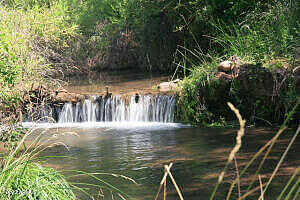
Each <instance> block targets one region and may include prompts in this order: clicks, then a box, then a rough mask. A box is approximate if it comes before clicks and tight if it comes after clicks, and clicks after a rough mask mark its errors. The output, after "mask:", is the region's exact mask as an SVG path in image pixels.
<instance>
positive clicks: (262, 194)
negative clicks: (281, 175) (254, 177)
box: [258, 175, 264, 200]
mask: <svg viewBox="0 0 300 200" xmlns="http://www.w3.org/2000/svg"><path fill="white" fill-rule="evenodd" d="M258 179H259V186H260V198H261V199H262V200H264V192H263V191H264V190H263V186H262V181H261V177H260V175H258Z"/></svg>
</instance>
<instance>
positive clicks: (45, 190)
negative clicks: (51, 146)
mask: <svg viewBox="0 0 300 200" xmlns="http://www.w3.org/2000/svg"><path fill="white" fill-rule="evenodd" d="M7 134H9V133H7ZM29 134H30V132H27V133H26V134H25V135H24V136H23V137H22V138H21V139H20V140H19V141H18V142H17V143H15V144H13V143H12V142H11V141H8V143H10V144H11V146H10V148H6V149H5V151H6V152H5V151H4V152H3V153H2V154H1V158H0V159H1V165H0V198H1V199H3V200H11V199H28V200H29V199H41V200H42V199H44V200H54V199H57V200H59V199H66V200H72V199H75V195H74V193H73V191H72V188H71V187H70V185H69V184H68V183H67V181H66V179H65V177H64V176H63V175H62V174H60V173H59V172H57V171H56V170H54V169H52V168H48V167H43V166H42V165H40V164H39V163H38V160H37V156H38V154H39V153H40V152H41V151H42V149H41V147H42V146H41V145H38V142H39V139H36V140H35V141H34V142H33V143H32V144H30V145H29V147H28V148H25V143H24V141H25V139H26V138H27V136H28V135H29ZM10 144H8V145H10Z"/></svg>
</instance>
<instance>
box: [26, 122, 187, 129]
mask: <svg viewBox="0 0 300 200" xmlns="http://www.w3.org/2000/svg"><path fill="white" fill-rule="evenodd" d="M22 126H23V127H25V128H37V129H40V128H41V129H47V128H83V129H89V128H113V129H144V130H156V129H157V130H162V129H164V130H168V129H174V128H175V129H177V128H187V127H191V126H190V125H185V124H181V123H160V122H82V123H34V122H23V123H22Z"/></svg>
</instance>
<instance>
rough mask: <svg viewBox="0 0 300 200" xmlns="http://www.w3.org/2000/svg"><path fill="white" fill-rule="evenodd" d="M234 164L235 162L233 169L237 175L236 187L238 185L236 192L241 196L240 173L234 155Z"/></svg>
mask: <svg viewBox="0 0 300 200" xmlns="http://www.w3.org/2000/svg"><path fill="white" fill-rule="evenodd" d="M234 164H235V169H236V177H237V180H238V182H237V187H238V193H239V198H240V197H241V183H240V173H239V168H238V165H237V161H236V157H235V156H234Z"/></svg>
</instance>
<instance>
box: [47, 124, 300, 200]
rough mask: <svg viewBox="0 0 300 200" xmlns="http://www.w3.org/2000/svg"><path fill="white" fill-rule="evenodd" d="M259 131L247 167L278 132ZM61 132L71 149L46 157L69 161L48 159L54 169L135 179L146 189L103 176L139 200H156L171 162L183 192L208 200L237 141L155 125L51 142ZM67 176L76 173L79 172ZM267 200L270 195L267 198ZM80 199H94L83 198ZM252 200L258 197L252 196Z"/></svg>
mask: <svg viewBox="0 0 300 200" xmlns="http://www.w3.org/2000/svg"><path fill="white" fill-rule="evenodd" d="M70 131H72V132H76V135H75V134H73V135H68V134H64V135H62V133H64V132H70ZM255 131H257V130H253V131H252V132H253V133H251V130H250V131H248V132H247V135H246V137H245V139H244V142H243V147H246V148H242V149H241V153H240V154H239V155H238V157H237V158H238V162H239V163H241V164H242V163H245V162H247V161H248V160H249V158H250V157H249V156H250V154H252V153H254V152H256V151H257V150H258V147H259V146H261V144H260V142H261V141H265V140H267V139H269V138H270V137H271V136H272V135H273V134H272V133H273V132H272V131H270V132H268V131H266V132H265V133H260V134H255V133H256V132H255ZM57 132H58V134H61V135H60V137H59V138H58V139H57V140H58V141H62V142H64V143H66V145H67V146H68V148H69V150H68V151H66V150H65V149H64V148H57V147H56V148H51V149H49V150H47V151H46V152H44V155H56V156H57V155H59V156H65V157H61V158H48V159H46V163H47V164H48V165H50V166H54V167H55V168H57V169H61V170H69V169H74V170H82V171H86V172H92V173H95V172H106V173H116V174H123V175H126V176H129V177H131V178H133V179H134V180H136V181H137V182H138V183H139V184H140V185H139V186H136V185H135V184H132V183H130V182H129V181H126V180H122V179H121V178H116V177H112V176H104V175H103V176H100V177H101V178H102V179H103V180H105V181H108V182H110V183H112V184H113V185H115V186H117V187H118V188H120V189H121V190H123V191H126V192H127V193H128V194H129V195H131V196H133V197H134V199H139V200H142V199H143V200H144V199H145V200H148V199H149V200H150V199H153V197H154V195H155V192H156V191H157V188H158V186H159V182H160V179H161V178H162V175H163V165H164V164H167V163H170V162H173V163H174V166H173V168H172V173H173V176H174V177H175V179H176V182H177V183H178V185H180V187H181V189H182V190H183V194H184V197H185V199H189V200H194V199H195V200H196V199H197V200H199V199H208V197H209V195H210V193H211V192H212V189H213V186H214V184H215V183H216V180H217V176H218V174H219V173H220V171H221V169H222V168H223V166H224V164H225V162H226V159H227V156H228V154H229V152H230V150H231V148H232V146H233V143H234V141H235V131H234V130H222V129H200V128H193V127H188V128H187V127H185V128H174V127H172V126H170V127H169V128H166V127H165V128H162V129H158V128H157V127H155V126H152V128H151V127H150V126H147V127H142V126H138V127H135V128H131V129H130V128H125V129H124V128H123V129H121V128H120V127H97V128H84V129H82V128H78V127H77V128H74V127H73V128H59V129H50V130H48V132H47V134H45V137H51V135H53V134H57ZM258 132H259V131H258ZM281 145H282V144H281ZM298 145H299V140H298ZM275 148H276V147H275ZM294 151H295V152H296V150H294ZM274 154H276V152H274ZM277 154H278V152H277ZM289 158H291V160H293V161H295V160H296V162H297V163H298V164H300V163H299V160H298V161H297V159H295V153H294V154H293V153H292V154H291V155H290V157H287V160H289ZM270 161H271V160H270ZM272 163H273V164H274V162H270V163H269V164H268V163H267V169H266V171H265V172H266V173H269V172H270V171H271V170H272V168H273V164H272ZM294 164H295V163H294ZM64 173H65V174H66V175H72V174H74V172H73V173H70V172H64ZM75 174H76V173H75ZM234 175H235V168H234V166H230V168H229V173H228V175H226V176H225V184H224V185H223V186H222V187H221V188H220V190H219V193H218V199H223V198H224V194H225V193H226V191H227V190H228V184H229V183H230V182H231V180H232V179H233V178H234ZM286 178H288V176H284V177H283V179H282V180H284V179H286ZM69 180H70V181H72V182H88V183H98V182H97V181H95V180H93V179H91V178H88V177H86V176H82V177H75V178H69ZM98 191H99V190H98V189H96V188H92V189H91V190H90V191H89V192H91V193H92V194H94V195H96V194H98ZM279 191H280V189H278V188H276V187H275V188H274V189H272V188H271V192H270V194H269V195H271V194H274V193H275V194H276V192H277V193H278V192H279ZM267 197H268V194H267V195H266V199H268V198H267ZM80 198H82V199H89V198H88V197H87V196H85V195H82V194H81V196H80ZM108 199H109V198H108ZM115 199H118V198H115ZM168 199H171V200H172V199H178V198H177V196H176V192H175V190H174V187H172V186H171V183H170V182H169V183H168ZM249 199H257V198H256V197H253V198H252V197H250V198H249Z"/></svg>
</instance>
